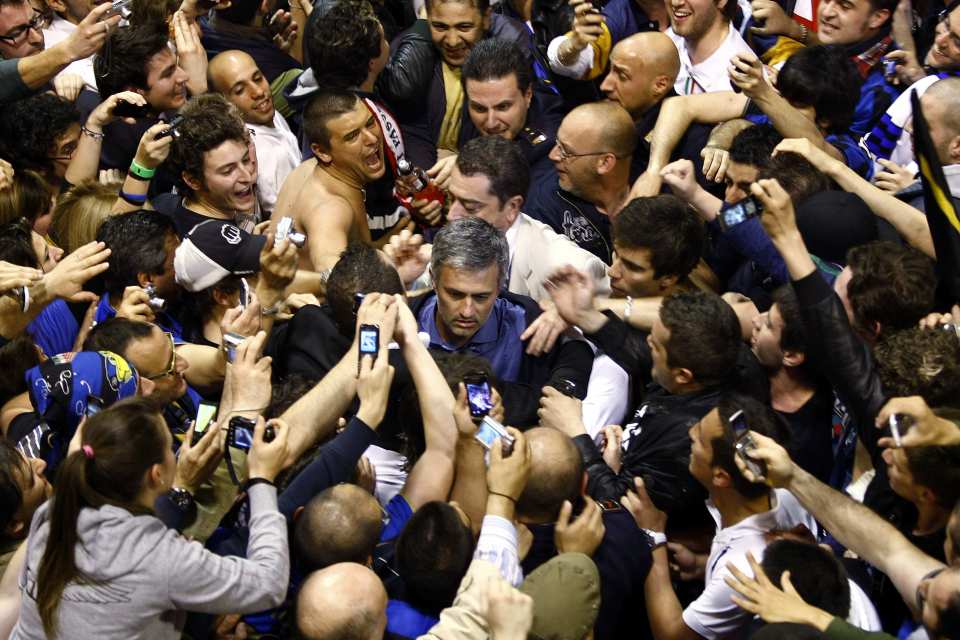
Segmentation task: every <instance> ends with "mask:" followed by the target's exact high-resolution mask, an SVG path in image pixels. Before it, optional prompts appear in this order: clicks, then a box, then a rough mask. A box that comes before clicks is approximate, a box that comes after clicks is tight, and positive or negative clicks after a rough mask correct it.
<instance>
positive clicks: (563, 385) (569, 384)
mask: <svg viewBox="0 0 960 640" xmlns="http://www.w3.org/2000/svg"><path fill="white" fill-rule="evenodd" d="M550 386H552V387H553V388H554V389H556V390H557V391H559V392H560V393H562V394H563V395H565V396H570V397H571V398H576V397H577V383H576V382H573V381H571V380H567V379H566V378H561V379H559V380H557V381H556V382H554V383H553V384H552V385H550Z"/></svg>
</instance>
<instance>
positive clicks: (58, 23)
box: [43, 14, 97, 91]
mask: <svg viewBox="0 0 960 640" xmlns="http://www.w3.org/2000/svg"><path fill="white" fill-rule="evenodd" d="M76 30H77V25H75V24H73V23H72V22H70V21H69V20H64V19H63V18H61V17H60V16H58V15H56V14H54V16H53V21H52V22H51V23H50V26H49V27H47V28H46V29H44V30H43V48H44V49H49V48H50V47H52V46H54V45H55V44H59V43H60V42H62V41H63V40H66V39H67V37H68V36H69V35H70V34H71V33H73V32H74V31H76ZM57 75H58V76H67V75H78V76H80V77H81V78H83V84H84V86H86V88H87V89H90V90H91V91H97V80H96V77H95V76H94V75H93V56H90V57H88V58H83V59H81V60H75V61H74V62H71V63H70V64H69V65H67V66H66V68H65V69H64V70H63V71H61V72H60V73H58V74H57Z"/></svg>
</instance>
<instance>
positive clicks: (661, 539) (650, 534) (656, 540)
mask: <svg viewBox="0 0 960 640" xmlns="http://www.w3.org/2000/svg"><path fill="white" fill-rule="evenodd" d="M642 531H643V532H644V533H645V534H647V538H648V539H649V541H650V550H651V551H653V550H654V549H656V548H657V547H662V546H663V545H665V544H667V534H665V533H664V532H663V531H654V530H653V529H642Z"/></svg>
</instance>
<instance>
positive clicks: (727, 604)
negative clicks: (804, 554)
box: [683, 489, 817, 640]
mask: <svg viewBox="0 0 960 640" xmlns="http://www.w3.org/2000/svg"><path fill="white" fill-rule="evenodd" d="M770 503H771V508H770V510H769V511H764V512H763V513H758V514H755V515H752V516H750V517H749V518H744V519H743V520H741V521H740V522H738V523H737V524H735V525H732V526H730V527H725V528H723V529H721V528H720V526H721V523H720V512H719V511H718V510H717V508H716V507H715V506H714V505H713V503H712V502H710V501H707V510H708V511H710V515H711V516H713V519H714V520H715V521H716V523H717V533H716V535H715V536H714V537H713V544H712V545H711V547H710V556H709V557H708V558H707V567H706V577H705V583H706V588H705V589H704V590H703V593H701V594H700V597H699V598H697V599H696V600H694V601H693V602H691V603H690V605H689V606H688V607H687V608H686V609H684V610H683V621H684V623H686V625H687V626H688V627H690V628H691V629H693V630H694V631H696V632H697V633H699V634H700V635H701V636H703V637H704V638H706V639H707V640H713V639H714V638H723V637H727V636H729V635H731V634H733V632H735V631H736V630H737V629H739V628H740V627H742V626H743V625H745V624H746V623H748V622H749V621H750V619H751V618H752V617H753V616H752V614H750V613H749V612H747V611H744V610H743V609H741V608H740V607H738V606H737V605H735V604H734V603H733V600H731V596H733V595H736V592H735V591H734V590H733V589H731V588H730V587H729V586H728V585H727V583H726V582H725V581H724V577H725V576H726V575H728V574H729V571H728V570H727V564H728V563H730V564H733V565H734V566H735V567H737V569H739V570H740V571H742V572H743V573H745V574H746V575H753V570H752V569H751V568H750V564H749V562H747V553H748V552H749V553H752V554H753V557H754V558H756V560H757V561H759V560H760V559H761V558H762V557H763V550H764V549H765V548H766V546H767V539H766V534H767V533H768V532H770V531H777V530H787V529H792V528H794V527H796V526H797V525H800V524H802V525H805V526H806V527H807V528H808V529H810V531H811V533H813V534H814V535H816V533H817V523H816V521H815V520H814V519H813V517H812V516H811V515H810V514H809V513H807V511H806V510H805V509H804V508H803V507H802V506H800V503H799V502H798V501H797V499H796V498H794V497H793V494H791V493H790V492H789V491H787V490H786V489H774V490H773V491H771V493H770Z"/></svg>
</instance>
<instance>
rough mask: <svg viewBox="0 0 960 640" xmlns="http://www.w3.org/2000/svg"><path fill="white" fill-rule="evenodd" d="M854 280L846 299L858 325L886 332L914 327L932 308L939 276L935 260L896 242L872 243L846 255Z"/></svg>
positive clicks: (855, 248) (849, 285)
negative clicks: (848, 300)
mask: <svg viewBox="0 0 960 640" xmlns="http://www.w3.org/2000/svg"><path fill="white" fill-rule="evenodd" d="M847 266H849V267H850V269H851V270H852V271H853V277H852V278H851V279H850V283H849V284H848V285H847V297H848V298H849V299H850V306H851V307H852V309H853V315H854V320H855V321H856V324H857V325H859V326H860V327H861V328H863V329H870V328H871V327H872V326H873V324H874V323H880V326H881V329H882V330H883V331H892V330H896V329H907V328H910V327H913V326H915V325H916V324H917V322H919V321H920V318H922V317H924V316H925V315H926V314H927V313H929V312H930V310H931V309H932V308H933V303H934V295H935V293H936V286H937V277H936V274H935V273H934V269H933V261H932V260H930V258H928V257H927V256H925V255H924V254H922V253H920V251H918V250H916V249H914V248H912V247H905V246H902V245H898V244H895V243H893V242H871V243H869V244H865V245H860V246H858V247H853V248H852V249H850V251H848V252H847Z"/></svg>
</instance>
